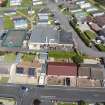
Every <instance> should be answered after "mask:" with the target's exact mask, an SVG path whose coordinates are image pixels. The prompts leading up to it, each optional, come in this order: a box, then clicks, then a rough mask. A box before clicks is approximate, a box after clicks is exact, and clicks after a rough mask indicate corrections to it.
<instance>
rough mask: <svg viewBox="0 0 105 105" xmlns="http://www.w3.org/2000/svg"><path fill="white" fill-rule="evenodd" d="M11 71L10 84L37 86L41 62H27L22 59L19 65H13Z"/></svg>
mask: <svg viewBox="0 0 105 105" xmlns="http://www.w3.org/2000/svg"><path fill="white" fill-rule="evenodd" d="M10 70H11V73H10V77H11V78H10V83H17V84H37V83H38V73H40V72H39V71H40V70H41V64H40V62H39V61H33V62H26V61H23V60H22V59H21V62H19V63H18V64H12V66H11V69H10ZM20 80H22V81H20Z"/></svg>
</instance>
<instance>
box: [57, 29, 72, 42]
mask: <svg viewBox="0 0 105 105" xmlns="http://www.w3.org/2000/svg"><path fill="white" fill-rule="evenodd" d="M59 43H60V44H72V43H73V38H72V32H65V31H61V32H60V36H59Z"/></svg>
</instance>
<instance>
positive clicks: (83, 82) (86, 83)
mask: <svg viewBox="0 0 105 105" xmlns="http://www.w3.org/2000/svg"><path fill="white" fill-rule="evenodd" d="M77 87H79V88H90V87H95V88H96V87H102V83H101V81H100V80H89V79H87V78H77Z"/></svg>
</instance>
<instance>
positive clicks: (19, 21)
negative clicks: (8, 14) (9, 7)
mask: <svg viewBox="0 0 105 105" xmlns="http://www.w3.org/2000/svg"><path fill="white" fill-rule="evenodd" d="M12 20H13V23H14V27H15V29H21V28H23V29H25V28H27V27H28V22H27V19H26V18H24V17H21V16H18V17H17V16H16V17H13V18H12Z"/></svg>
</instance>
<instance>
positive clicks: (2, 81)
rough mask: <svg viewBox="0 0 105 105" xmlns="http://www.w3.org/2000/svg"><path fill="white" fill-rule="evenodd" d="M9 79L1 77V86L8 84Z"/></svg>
mask: <svg viewBox="0 0 105 105" xmlns="http://www.w3.org/2000/svg"><path fill="white" fill-rule="evenodd" d="M8 80H9V77H1V79H0V84H1V83H8Z"/></svg>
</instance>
